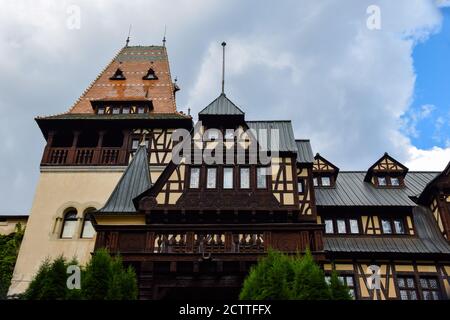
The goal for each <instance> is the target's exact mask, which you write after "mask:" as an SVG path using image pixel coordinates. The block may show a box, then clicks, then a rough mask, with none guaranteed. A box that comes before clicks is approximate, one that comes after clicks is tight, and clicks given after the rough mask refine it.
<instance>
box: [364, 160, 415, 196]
mask: <svg viewBox="0 0 450 320" xmlns="http://www.w3.org/2000/svg"><path fill="white" fill-rule="evenodd" d="M407 173H408V168H407V167H405V166H404V165H403V164H401V163H400V162H398V161H397V160H395V159H394V158H392V157H391V156H390V155H389V154H387V153H385V154H384V155H383V156H382V157H381V158H380V159H379V160H378V161H377V162H375V163H374V164H373V165H372V166H371V167H370V168H369V169H368V170H367V173H366V176H365V177H364V181H365V182H369V183H372V184H373V185H374V186H376V187H381V188H401V187H404V179H405V177H406V174H407Z"/></svg>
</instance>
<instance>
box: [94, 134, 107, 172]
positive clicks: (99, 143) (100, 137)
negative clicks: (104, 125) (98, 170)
mask: <svg viewBox="0 0 450 320" xmlns="http://www.w3.org/2000/svg"><path fill="white" fill-rule="evenodd" d="M105 134H106V131H100V132H99V133H98V141H97V147H96V148H95V150H94V157H93V159H92V162H93V163H95V164H98V163H100V157H101V154H102V146H103V138H104V137H105Z"/></svg>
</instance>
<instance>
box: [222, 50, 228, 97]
mask: <svg viewBox="0 0 450 320" xmlns="http://www.w3.org/2000/svg"><path fill="white" fill-rule="evenodd" d="M226 45H227V43H226V42H225V41H224V42H222V94H223V95H225V46H226Z"/></svg>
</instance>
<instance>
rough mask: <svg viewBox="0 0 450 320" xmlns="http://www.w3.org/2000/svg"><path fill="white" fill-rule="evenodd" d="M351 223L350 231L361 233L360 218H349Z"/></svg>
mask: <svg viewBox="0 0 450 320" xmlns="http://www.w3.org/2000/svg"><path fill="white" fill-rule="evenodd" d="M349 224H350V232H351V233H352V234H358V233H359V225H358V220H357V219H350V220H349Z"/></svg>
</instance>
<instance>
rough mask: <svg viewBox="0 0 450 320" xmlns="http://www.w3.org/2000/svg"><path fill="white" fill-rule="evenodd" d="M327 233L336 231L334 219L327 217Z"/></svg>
mask: <svg viewBox="0 0 450 320" xmlns="http://www.w3.org/2000/svg"><path fill="white" fill-rule="evenodd" d="M325 233H328V234H331V233H334V227H333V220H331V219H325Z"/></svg>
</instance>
